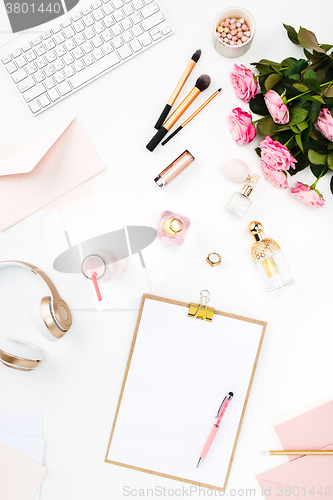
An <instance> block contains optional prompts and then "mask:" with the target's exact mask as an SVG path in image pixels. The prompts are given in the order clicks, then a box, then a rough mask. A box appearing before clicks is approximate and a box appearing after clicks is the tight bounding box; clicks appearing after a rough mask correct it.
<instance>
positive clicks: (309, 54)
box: [303, 49, 312, 59]
mask: <svg viewBox="0 0 333 500" xmlns="http://www.w3.org/2000/svg"><path fill="white" fill-rule="evenodd" d="M303 52H304V55H305V57H306V58H307V59H311V57H312V54H311V52H309V51H308V50H306V49H303Z"/></svg>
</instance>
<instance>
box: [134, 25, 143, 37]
mask: <svg viewBox="0 0 333 500" xmlns="http://www.w3.org/2000/svg"><path fill="white" fill-rule="evenodd" d="M132 33H133V35H134V36H140V35H142V33H143V31H142V28H141V27H140V26H133V28H132Z"/></svg>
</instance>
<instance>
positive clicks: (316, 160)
mask: <svg viewBox="0 0 333 500" xmlns="http://www.w3.org/2000/svg"><path fill="white" fill-rule="evenodd" d="M308 158H309V160H310V162H311V163H313V164H314V165H325V164H326V159H327V155H321V154H320V153H317V152H316V151H314V150H313V149H309V151H308Z"/></svg>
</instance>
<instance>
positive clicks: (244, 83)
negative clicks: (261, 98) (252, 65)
mask: <svg viewBox="0 0 333 500" xmlns="http://www.w3.org/2000/svg"><path fill="white" fill-rule="evenodd" d="M230 76H231V83H232V85H233V87H234V90H235V92H236V96H237V97H239V98H240V99H241V100H242V101H243V102H249V101H250V99H252V97H254V96H255V95H256V94H257V92H258V82H257V80H255V79H254V75H253V73H252V71H251V70H249V69H247V68H245V66H243V64H241V65H240V66H238V65H237V64H234V69H233V70H232V72H231V73H230Z"/></svg>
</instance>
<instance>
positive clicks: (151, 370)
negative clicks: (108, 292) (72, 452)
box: [108, 299, 263, 488]
mask: <svg viewBox="0 0 333 500" xmlns="http://www.w3.org/2000/svg"><path fill="white" fill-rule="evenodd" d="M187 313H188V310H187V309H186V308H184V307H179V306H176V305H175V304H168V303H165V302H158V301H155V300H150V299H146V300H145V305H144V308H143V313H142V317H141V322H140V327H139V331H138V335H137V339H136V342H135V347H134V354H133V357H132V361H131V365H130V369H129V374H128V377H127V380H126V386H125V390H124V394H123V398H122V402H121V406H120V411H119V415H118V419H117V423H116V427H115V432H114V435H113V438H112V442H111V447H110V450H109V454H108V458H109V460H113V461H115V462H120V463H123V464H127V465H133V466H135V467H140V468H141V469H148V470H152V471H155V472H158V473H162V474H168V475H171V476H176V477H181V478H183V479H187V480H190V481H196V482H200V483H205V484H210V485H212V486H216V487H219V488H223V486H224V483H225V478H226V475H227V472H228V466H229V463H230V459H231V454H232V450H233V446H234V444H235V439H236V434H237V430H238V427H239V423H240V419H241V415H242V411H243V407H244V403H245V399H246V395H247V391H248V389H249V383H250V380H251V375H252V371H253V366H254V363H255V359H256V356H257V352H258V347H259V343H260V339H261V335H262V331H263V326H262V325H257V324H255V323H249V322H246V321H239V320H236V319H233V318H227V317H224V316H218V315H214V317H213V321H212V323H207V322H206V321H199V320H195V321H193V320H192V319H191V318H188V316H187ZM230 391H231V392H233V393H234V398H233V400H232V403H230V406H229V408H228V410H227V412H226V414H225V415H224V417H223V419H222V422H221V426H220V429H219V432H218V435H217V436H216V438H215V442H214V444H213V445H212V446H211V449H210V450H209V454H208V455H207V458H206V459H205V460H204V462H203V463H202V465H201V466H200V468H199V469H197V468H196V463H197V461H198V459H199V457H200V452H201V450H202V447H203V445H204V443H205V440H206V439H207V436H208V434H209V431H210V429H211V427H212V426H213V424H214V423H215V420H214V417H215V415H216V414H217V412H218V408H219V406H220V404H221V402H222V400H223V398H224V397H225V396H226V395H227V394H228V393H229V392H230Z"/></svg>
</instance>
